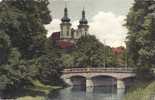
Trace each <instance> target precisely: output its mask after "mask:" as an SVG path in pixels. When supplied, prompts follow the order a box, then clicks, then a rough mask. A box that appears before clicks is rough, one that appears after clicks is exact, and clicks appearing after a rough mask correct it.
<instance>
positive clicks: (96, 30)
mask: <svg viewBox="0 0 155 100" xmlns="http://www.w3.org/2000/svg"><path fill="white" fill-rule="evenodd" d="M60 23H61V21H60V19H54V20H53V21H52V22H51V24H49V25H46V29H47V30H48V36H50V35H51V33H52V32H55V31H60V26H59V24H60ZM124 23H125V16H117V15H115V14H114V13H112V12H103V11H100V12H98V13H97V14H96V15H95V16H93V17H92V19H91V21H90V22H89V25H90V29H89V33H90V34H93V35H95V36H96V37H97V38H98V39H99V40H100V41H102V42H104V40H105V41H106V44H107V45H110V46H113V47H117V46H120V45H123V41H124V40H125V37H126V33H127V29H126V28H125V27H124V26H123V24H124ZM77 25H78V20H76V21H73V22H72V26H73V27H74V28H77V27H76V26H77Z"/></svg>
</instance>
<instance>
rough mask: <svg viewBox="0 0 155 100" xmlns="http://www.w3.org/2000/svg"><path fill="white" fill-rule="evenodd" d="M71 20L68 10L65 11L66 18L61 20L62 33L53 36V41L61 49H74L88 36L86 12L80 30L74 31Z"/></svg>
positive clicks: (81, 20) (55, 33) (80, 22)
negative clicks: (80, 39)
mask: <svg viewBox="0 0 155 100" xmlns="http://www.w3.org/2000/svg"><path fill="white" fill-rule="evenodd" d="M70 21H71V19H70V18H69V16H68V9H67V8H65V9H64V16H63V17H62V19H61V24H60V32H54V33H52V35H51V38H52V40H54V41H55V44H56V45H57V46H58V47H60V48H61V49H66V48H72V47H74V46H75V44H76V42H77V40H78V39H79V38H80V37H81V36H85V35H87V34H88V30H89V25H88V21H87V19H86V16H85V10H84V9H83V11H82V18H81V19H80V21H79V25H78V29H73V28H72V24H71V22H70Z"/></svg>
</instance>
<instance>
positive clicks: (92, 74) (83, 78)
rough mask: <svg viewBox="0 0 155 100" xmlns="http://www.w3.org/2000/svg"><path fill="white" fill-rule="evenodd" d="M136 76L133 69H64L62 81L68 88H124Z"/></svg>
mask: <svg viewBox="0 0 155 100" xmlns="http://www.w3.org/2000/svg"><path fill="white" fill-rule="evenodd" d="M135 76H136V74H135V72H134V69H133V68H70V69H64V71H63V75H62V77H61V78H62V79H63V80H64V81H65V82H66V83H67V84H68V85H70V86H78V85H81V86H86V87H94V86H111V85H116V86H117V88H118V89H119V88H125V87H126V86H128V85H131V83H132V81H133V78H134V77H135Z"/></svg>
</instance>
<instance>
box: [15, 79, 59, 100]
mask: <svg viewBox="0 0 155 100" xmlns="http://www.w3.org/2000/svg"><path fill="white" fill-rule="evenodd" d="M32 84H33V87H28V88H27V90H28V91H33V92H36V93H41V94H44V95H34V96H29V95H25V96H22V97H19V98H17V100H45V96H46V95H48V94H49V93H50V92H52V91H55V90H58V89H61V88H62V87H61V86H51V85H45V84H43V83H41V82H40V81H38V80H35V81H32Z"/></svg>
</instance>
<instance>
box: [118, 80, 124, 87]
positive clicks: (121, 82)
mask: <svg viewBox="0 0 155 100" xmlns="http://www.w3.org/2000/svg"><path fill="white" fill-rule="evenodd" d="M117 89H125V83H124V81H123V80H120V79H117Z"/></svg>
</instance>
